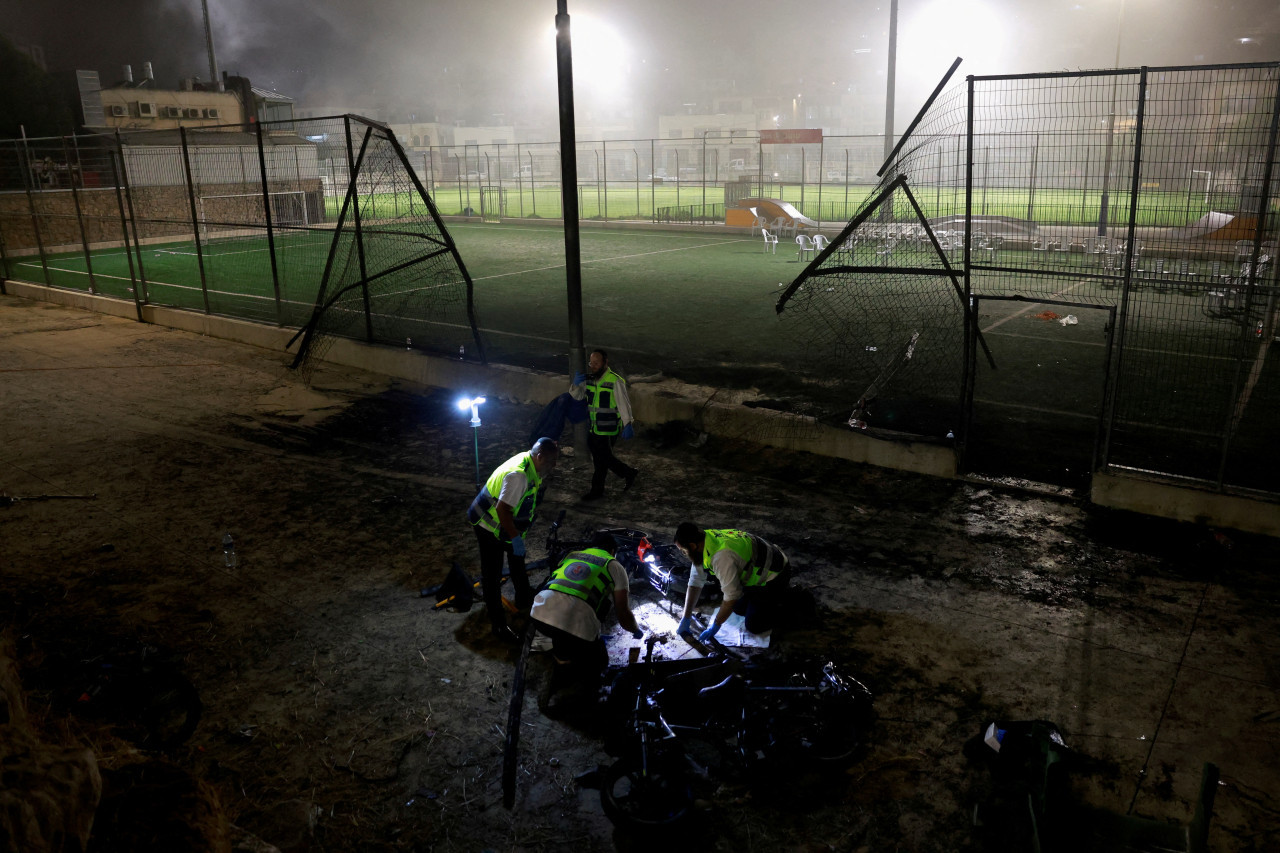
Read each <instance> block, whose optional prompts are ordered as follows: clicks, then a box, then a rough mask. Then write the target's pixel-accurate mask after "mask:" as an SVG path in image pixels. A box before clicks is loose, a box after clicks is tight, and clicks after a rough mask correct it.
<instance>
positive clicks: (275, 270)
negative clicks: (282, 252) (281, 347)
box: [254, 122, 305, 326]
mask: <svg viewBox="0 0 1280 853" xmlns="http://www.w3.org/2000/svg"><path fill="white" fill-rule="evenodd" d="M254 126H255V128H256V129H257V136H258V177H259V179H260V180H261V183H262V210H263V216H264V218H265V220H266V223H267V256H268V257H269V258H270V259H271V288H272V290H273V291H274V292H275V296H276V325H277V326H283V325H284V306H283V305H282V304H281V302H280V270H279V265H278V264H277V262H276V232H275V222H274V220H273V219H272V217H271V185H270V182H269V181H268V180H267V152H266V150H265V149H264V147H263V144H262V122H255V125H254ZM294 156H295V157H296V156H297V152H296V151H295V152H294ZM295 173H296V171H295ZM303 203H304V204H305V201H304V202H303Z"/></svg>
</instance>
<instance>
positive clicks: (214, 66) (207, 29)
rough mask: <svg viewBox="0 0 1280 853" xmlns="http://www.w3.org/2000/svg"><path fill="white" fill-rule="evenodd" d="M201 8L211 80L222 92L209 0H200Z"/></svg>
mask: <svg viewBox="0 0 1280 853" xmlns="http://www.w3.org/2000/svg"><path fill="white" fill-rule="evenodd" d="M200 7H201V8H202V9H203V10H204V44H205V47H206V48H208V50H209V78H210V79H211V80H212V81H213V85H214V86H215V87H217V90H218V91H219V92H221V91H223V88H222V78H221V77H219V76H218V60H217V58H216V57H215V56H214V53H213V27H211V26H209V0H200Z"/></svg>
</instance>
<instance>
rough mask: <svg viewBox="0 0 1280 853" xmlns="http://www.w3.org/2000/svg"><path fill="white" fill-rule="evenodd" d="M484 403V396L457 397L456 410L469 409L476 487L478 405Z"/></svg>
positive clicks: (478, 477)
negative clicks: (473, 444)
mask: <svg viewBox="0 0 1280 853" xmlns="http://www.w3.org/2000/svg"><path fill="white" fill-rule="evenodd" d="M483 403H484V397H460V398H458V411H460V412H465V411H466V410H467V409H470V410H471V426H472V430H471V435H472V438H473V439H474V440H475V446H476V488H477V489H479V488H480V406H481V405H482V404H483Z"/></svg>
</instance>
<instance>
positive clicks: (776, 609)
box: [675, 521, 791, 643]
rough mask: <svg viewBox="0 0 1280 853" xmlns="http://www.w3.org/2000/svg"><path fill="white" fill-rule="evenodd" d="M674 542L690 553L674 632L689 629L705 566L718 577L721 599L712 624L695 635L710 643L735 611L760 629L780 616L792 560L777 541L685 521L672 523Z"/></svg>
mask: <svg viewBox="0 0 1280 853" xmlns="http://www.w3.org/2000/svg"><path fill="white" fill-rule="evenodd" d="M675 539H676V546H677V547H679V548H680V551H681V552H682V553H683V554H684V555H685V556H686V557H688V558H689V560H690V562H691V564H692V565H691V567H690V570H689V586H688V589H687V590H686V591H685V596H684V611H683V612H682V613H681V617H680V626H679V628H678V629H677V633H680V634H689V633H691V632H692V618H693V609H694V607H695V606H696V605H697V603H698V596H700V595H701V594H702V587H703V586H705V585H706V578H707V574H706V573H707V572H712V573H714V574H715V576H716V580H718V581H719V582H720V589H721V591H722V592H723V593H724V601H722V602H721V604H720V609H719V610H717V611H716V613H715V615H714V616H713V617H712V620H711V624H710V625H709V626H707V629H706V630H705V631H703V632H702V633H701V634H699V635H698V639H699V640H700V641H701V642H703V643H708V642H710V641H711V638H712V637H714V636H715V635H716V632H717V631H719V630H720V628H721V627H722V626H723V625H724V623H725V620H727V619H728V618H729V616H730V615H731V614H733V613H737V614H739V615H741V616H742V617H744V619H745V625H744V627H745V628H746V630H747V631H749V632H750V633H752V634H762V633H764V632H765V631H768V630H770V629H771V628H773V627H774V626H775V625H776V624H777V622H778V616H779V613H780V611H781V609H782V603H783V599H784V598H785V596H786V591H787V587H788V585H789V584H790V582H791V561H790V560H789V559H787V555H786V554H784V553H783V551H782V549H781V548H779V547H778V546H777V545H771V544H769V543H768V542H766V541H765V540H763V539H761V538H760V537H759V536H754V535H752V534H750V533H746V532H743V531H741V530H703V529H702V528H701V527H699V526H698V525H696V524H694V523H692V522H689V521H685V522H682V523H681V524H680V526H679V527H677V528H676V537H675Z"/></svg>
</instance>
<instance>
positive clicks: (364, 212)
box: [0, 116, 483, 353]
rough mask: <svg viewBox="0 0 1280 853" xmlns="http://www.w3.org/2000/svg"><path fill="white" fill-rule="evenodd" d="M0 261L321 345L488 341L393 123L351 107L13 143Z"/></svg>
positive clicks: (9, 272) (6, 163)
mask: <svg viewBox="0 0 1280 853" xmlns="http://www.w3.org/2000/svg"><path fill="white" fill-rule="evenodd" d="M353 176H354V180H353ZM0 262H3V264H4V276H5V277H6V278H21V279H28V280H35V281H42V282H44V283H46V284H48V285H51V286H55V287H66V288H73V289H80V290H87V291H89V292H90V293H95V294H102V295H105V296H114V297H120V298H128V299H133V300H135V301H136V302H137V304H138V305H139V306H141V305H142V304H144V303H146V304H153V305H166V306H173V307H178V308H186V309H193V310H199V311H204V312H207V313H216V314H222V315H226V316H232V317H239V318H242V319H246V320H253V321H257V322H266V323H274V324H278V325H282V326H297V327H303V326H305V327H306V328H307V329H308V330H309V332H310V334H309V335H308V341H311V340H312V339H313V338H314V337H315V336H316V335H321V336H323V334H324V333H330V332H336V333H341V334H350V335H351V336H353V337H356V338H360V339H364V340H369V341H380V342H391V343H398V344H405V343H406V342H408V344H409V345H410V346H414V347H416V348H420V349H425V350H431V351H434V352H440V353H445V352H448V353H456V352H457V350H458V348H459V347H461V346H472V345H473V344H475V345H476V346H475V349H474V351H475V352H477V353H482V352H483V348H482V347H480V346H479V337H478V333H477V330H476V328H475V324H474V321H473V312H472V304H471V283H470V279H469V277H468V276H467V273H466V270H465V267H464V266H463V265H462V263H461V259H460V258H459V257H458V255H457V252H456V249H455V248H454V246H453V244H452V242H451V241H450V239H449V237H448V234H447V232H446V231H445V230H444V228H443V226H442V225H441V223H440V221H439V217H438V214H437V212H436V211H435V209H434V207H433V206H432V204H431V201H430V199H429V198H428V196H427V195H426V193H425V190H424V188H423V187H422V186H421V185H420V184H419V183H417V178H416V176H415V175H414V172H413V169H412V168H411V166H410V164H409V162H408V159H407V158H406V156H405V154H404V152H403V150H402V149H400V147H399V144H398V143H397V142H396V140H395V138H394V136H393V135H392V134H391V132H390V130H389V129H388V128H386V127H384V126H381V125H376V124H372V123H369V122H366V121H363V120H360V119H356V118H354V117H343V116H339V117H334V118H323V119H308V120H305V121H301V120H300V121H290V122H274V123H263V124H258V125H256V126H255V130H254V132H244V131H243V129H242V128H241V127H240V126H239V125H235V126H227V127H218V128H200V129H198V130H197V129H190V128H179V129H176V130H168V131H152V132H146V133H130V134H127V135H125V134H113V135H92V136H77V137H68V138H66V139H36V140H21V141H13V142H10V143H5V144H3V146H0ZM353 281H358V282H359V284H358V286H356V287H355V290H356V291H358V295H359V302H360V304H359V305H358V306H354V307H353V305H352V304H350V296H351V289H352V282H353ZM322 314H323V318H322V317H321V315H322ZM357 314H358V315H359V316H358V317H357V316H356V315H357ZM361 320H362V321H361ZM415 340H416V343H415V342H414V341H415Z"/></svg>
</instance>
